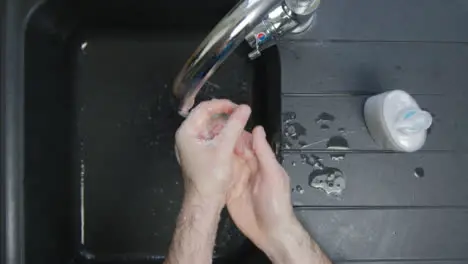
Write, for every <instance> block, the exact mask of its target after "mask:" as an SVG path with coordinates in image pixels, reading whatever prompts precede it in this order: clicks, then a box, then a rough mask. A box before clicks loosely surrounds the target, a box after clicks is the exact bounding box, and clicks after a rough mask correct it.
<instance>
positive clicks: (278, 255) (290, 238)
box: [266, 222, 331, 264]
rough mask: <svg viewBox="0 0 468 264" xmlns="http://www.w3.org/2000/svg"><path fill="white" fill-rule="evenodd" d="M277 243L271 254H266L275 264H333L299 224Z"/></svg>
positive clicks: (285, 233)
mask: <svg viewBox="0 0 468 264" xmlns="http://www.w3.org/2000/svg"><path fill="white" fill-rule="evenodd" d="M277 241H278V242H277V243H276V245H275V246H273V247H272V249H271V250H270V252H266V253H267V255H268V256H269V258H270V259H271V261H272V262H273V263H274V264H286V263H287V264H298V263H308V264H331V261H330V260H329V258H328V257H327V256H326V255H325V253H324V252H323V251H322V250H321V249H320V247H319V245H318V244H317V243H316V242H315V241H314V240H313V239H312V238H311V237H310V235H309V234H308V233H307V231H305V230H304V228H303V227H302V226H301V224H300V223H299V222H297V223H295V224H294V225H292V226H291V227H290V228H289V229H288V230H287V231H285V232H283V234H282V235H281V236H279V239H278V240H277Z"/></svg>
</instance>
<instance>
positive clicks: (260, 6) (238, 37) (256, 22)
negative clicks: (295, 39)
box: [173, 0, 320, 116]
mask: <svg viewBox="0 0 468 264" xmlns="http://www.w3.org/2000/svg"><path fill="white" fill-rule="evenodd" d="M319 4H320V0H242V1H241V2H239V3H238V4H237V5H236V6H235V7H234V8H233V9H232V10H231V11H230V12H229V13H228V14H227V15H226V16H225V17H224V18H223V19H222V20H221V21H220V22H219V23H218V25H216V27H215V28H214V29H213V30H212V31H211V32H210V34H208V36H207V37H206V38H205V39H204V40H203V42H202V43H201V44H200V46H198V48H197V49H196V50H195V52H194V53H193V54H192V56H191V57H190V58H189V59H188V61H187V62H186V63H185V65H184V67H183V68H182V70H181V71H180V73H179V75H178V76H177V78H176V79H175V82H174V87H173V89H174V94H175V95H176V96H177V97H178V98H179V99H180V100H181V104H180V107H179V113H180V114H181V115H183V116H186V115H187V114H188V112H189V111H190V109H191V108H192V107H193V104H194V102H195V97H196V96H197V94H198V92H199V91H200V89H201V88H202V87H203V85H204V84H205V82H206V81H207V80H208V79H209V78H210V77H211V75H213V73H215V72H216V70H217V69H218V68H219V66H220V65H221V64H222V63H223V62H224V60H225V59H226V58H227V57H228V56H229V55H230V54H231V53H232V51H234V50H235V49H236V48H237V47H238V46H239V44H241V43H242V41H244V40H246V41H247V42H248V43H249V45H250V46H251V47H252V48H253V51H252V52H250V53H249V54H248V56H249V58H250V59H255V58H257V57H259V56H260V55H261V53H262V51H263V50H264V49H266V48H268V47H271V46H273V45H275V43H276V41H277V40H278V38H279V37H281V36H283V35H284V34H286V33H288V32H291V33H300V32H303V31H305V30H307V29H308V28H309V27H310V25H311V24H312V23H313V21H314V19H315V11H316V9H317V8H318V6H319Z"/></svg>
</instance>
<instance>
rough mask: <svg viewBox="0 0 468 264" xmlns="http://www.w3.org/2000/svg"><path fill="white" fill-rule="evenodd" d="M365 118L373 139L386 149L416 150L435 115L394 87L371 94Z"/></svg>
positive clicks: (423, 141) (424, 137) (423, 140)
mask: <svg viewBox="0 0 468 264" xmlns="http://www.w3.org/2000/svg"><path fill="white" fill-rule="evenodd" d="M364 118H365V121H366V124H367V128H368V129H369V132H370V134H371V136H372V137H373V138H374V140H375V141H376V142H377V143H378V144H379V145H381V146H382V147H384V148H388V149H392V150H396V151H403V152H414V151H417V150H419V149H421V148H422V147H423V145H424V143H425V141H426V138H427V130H428V129H429V127H430V126H431V125H432V116H431V114H430V113H428V112H427V111H424V110H421V108H420V107H419V105H418V103H417V102H416V100H415V99H414V98H413V97H412V96H411V95H409V94H408V93H407V92H405V91H402V90H394V91H389V92H385V93H382V94H379V95H375V96H372V97H370V98H369V99H368V100H367V101H366V103H365V105H364Z"/></svg>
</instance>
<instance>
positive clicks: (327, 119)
mask: <svg viewBox="0 0 468 264" xmlns="http://www.w3.org/2000/svg"><path fill="white" fill-rule="evenodd" d="M333 121H335V117H334V116H333V115H331V114H329V113H326V112H323V113H321V114H320V115H318V117H317V118H316V119H315V123H317V124H324V123H331V122H333Z"/></svg>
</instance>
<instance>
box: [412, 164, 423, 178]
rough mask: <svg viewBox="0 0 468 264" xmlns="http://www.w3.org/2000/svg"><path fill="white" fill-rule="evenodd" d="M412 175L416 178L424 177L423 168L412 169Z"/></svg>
mask: <svg viewBox="0 0 468 264" xmlns="http://www.w3.org/2000/svg"><path fill="white" fill-rule="evenodd" d="M414 176H415V177H416V178H423V177H424V169H423V168H421V167H418V168H416V169H414Z"/></svg>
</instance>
